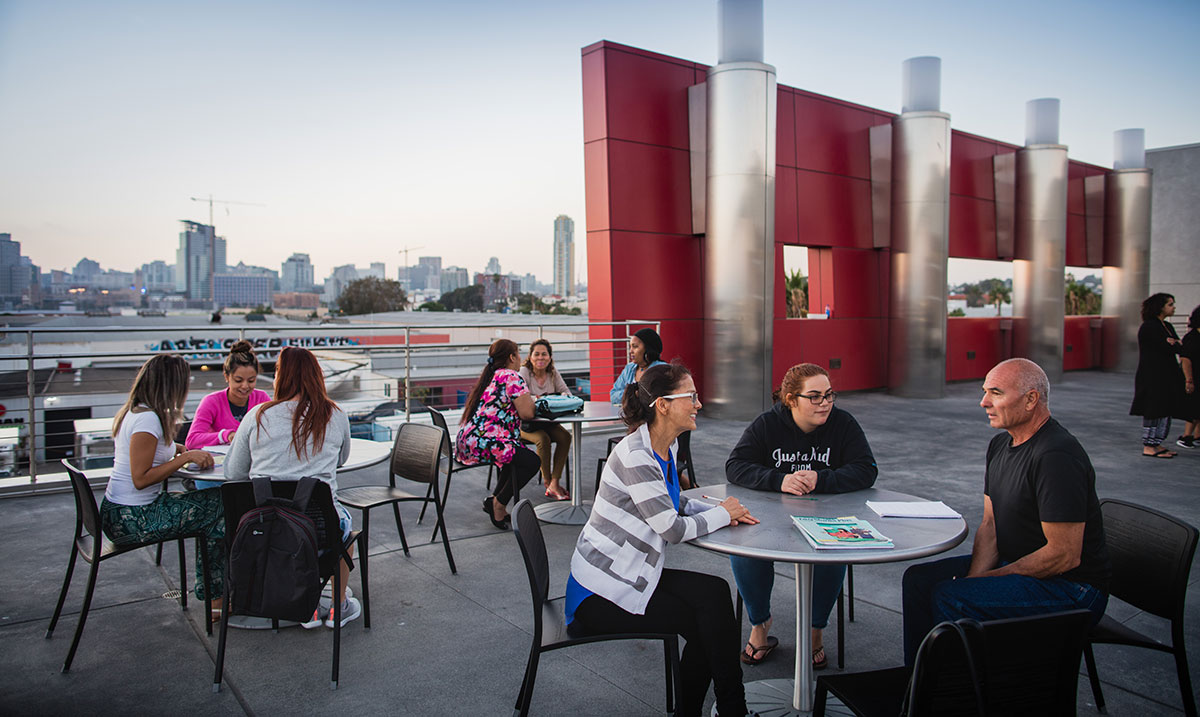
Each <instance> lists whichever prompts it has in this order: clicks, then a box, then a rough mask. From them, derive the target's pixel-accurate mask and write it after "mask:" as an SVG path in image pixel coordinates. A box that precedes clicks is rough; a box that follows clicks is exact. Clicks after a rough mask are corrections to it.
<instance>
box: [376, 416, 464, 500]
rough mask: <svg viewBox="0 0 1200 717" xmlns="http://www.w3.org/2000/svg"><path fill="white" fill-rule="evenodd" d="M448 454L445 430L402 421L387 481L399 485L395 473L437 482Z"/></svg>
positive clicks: (410, 478) (416, 479)
mask: <svg viewBox="0 0 1200 717" xmlns="http://www.w3.org/2000/svg"><path fill="white" fill-rule="evenodd" d="M445 455H449V448H448V447H447V445H446V432H445V431H444V430H442V429H440V428H437V427H436V426H426V425H424V424H420V423H404V424H401V426H400V430H399V431H397V432H396V440H395V442H394V443H392V461H391V471H390V472H389V474H388V480H389V481H391V483H392V485H395V484H396V476H400V477H401V478H404V479H406V480H411V481H416V482H417V483H436V482H437V476H438V467H439V466H440V465H441V462H442V456H445Z"/></svg>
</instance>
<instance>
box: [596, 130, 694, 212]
mask: <svg viewBox="0 0 1200 717" xmlns="http://www.w3.org/2000/svg"><path fill="white" fill-rule="evenodd" d="M608 146H609V151H608V168H609V192H610V195H609V196H610V200H609V211H610V212H611V222H610V225H611V228H613V229H621V230H626V231H640V232H654V233H662V234H691V232H692V197H691V165H690V160H689V157H688V152H687V150H680V149H668V148H666V147H655V146H652V145H647V144H637V143H634V142H624V141H620V140H609V141H608Z"/></svg>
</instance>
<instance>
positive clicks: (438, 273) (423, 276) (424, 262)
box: [412, 256, 442, 294]
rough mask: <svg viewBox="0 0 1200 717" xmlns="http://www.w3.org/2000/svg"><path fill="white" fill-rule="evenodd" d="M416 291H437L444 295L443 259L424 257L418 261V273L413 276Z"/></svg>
mask: <svg viewBox="0 0 1200 717" xmlns="http://www.w3.org/2000/svg"><path fill="white" fill-rule="evenodd" d="M412 285H413V288H414V289H424V290H425V291H436V292H437V293H438V294H441V293H442V257H440V256H423V257H420V258H418V259H417V266H416V272H415V273H414V274H413V278H412Z"/></svg>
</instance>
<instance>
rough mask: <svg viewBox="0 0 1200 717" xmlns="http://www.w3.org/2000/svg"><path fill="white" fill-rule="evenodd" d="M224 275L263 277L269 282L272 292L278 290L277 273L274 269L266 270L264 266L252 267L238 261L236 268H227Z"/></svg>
mask: <svg viewBox="0 0 1200 717" xmlns="http://www.w3.org/2000/svg"><path fill="white" fill-rule="evenodd" d="M225 273H227V274H235V275H237V276H265V277H267V278H268V279H270V280H271V290H272V291H274V290H276V289H278V288H279V272H277V271H275V270H274V269H268V268H267V267H265V266H254V265H253V264H247V263H246V262H244V261H239V262H238V263H237V266H231V267H229V269H228V270H227V271H226V272H225Z"/></svg>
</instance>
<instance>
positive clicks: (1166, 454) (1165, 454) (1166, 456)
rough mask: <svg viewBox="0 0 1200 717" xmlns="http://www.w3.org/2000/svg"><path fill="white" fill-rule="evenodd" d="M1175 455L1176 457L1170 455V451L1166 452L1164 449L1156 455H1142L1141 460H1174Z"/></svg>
mask: <svg viewBox="0 0 1200 717" xmlns="http://www.w3.org/2000/svg"><path fill="white" fill-rule="evenodd" d="M1176 455H1178V454H1176V453H1172V452H1171V451H1168V450H1167V449H1165V448H1164V449H1163V450H1161V451H1158V452H1157V453H1143V454H1142V458H1163V459H1168V460H1169V459H1171V458H1174V457H1175V456H1176Z"/></svg>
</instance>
